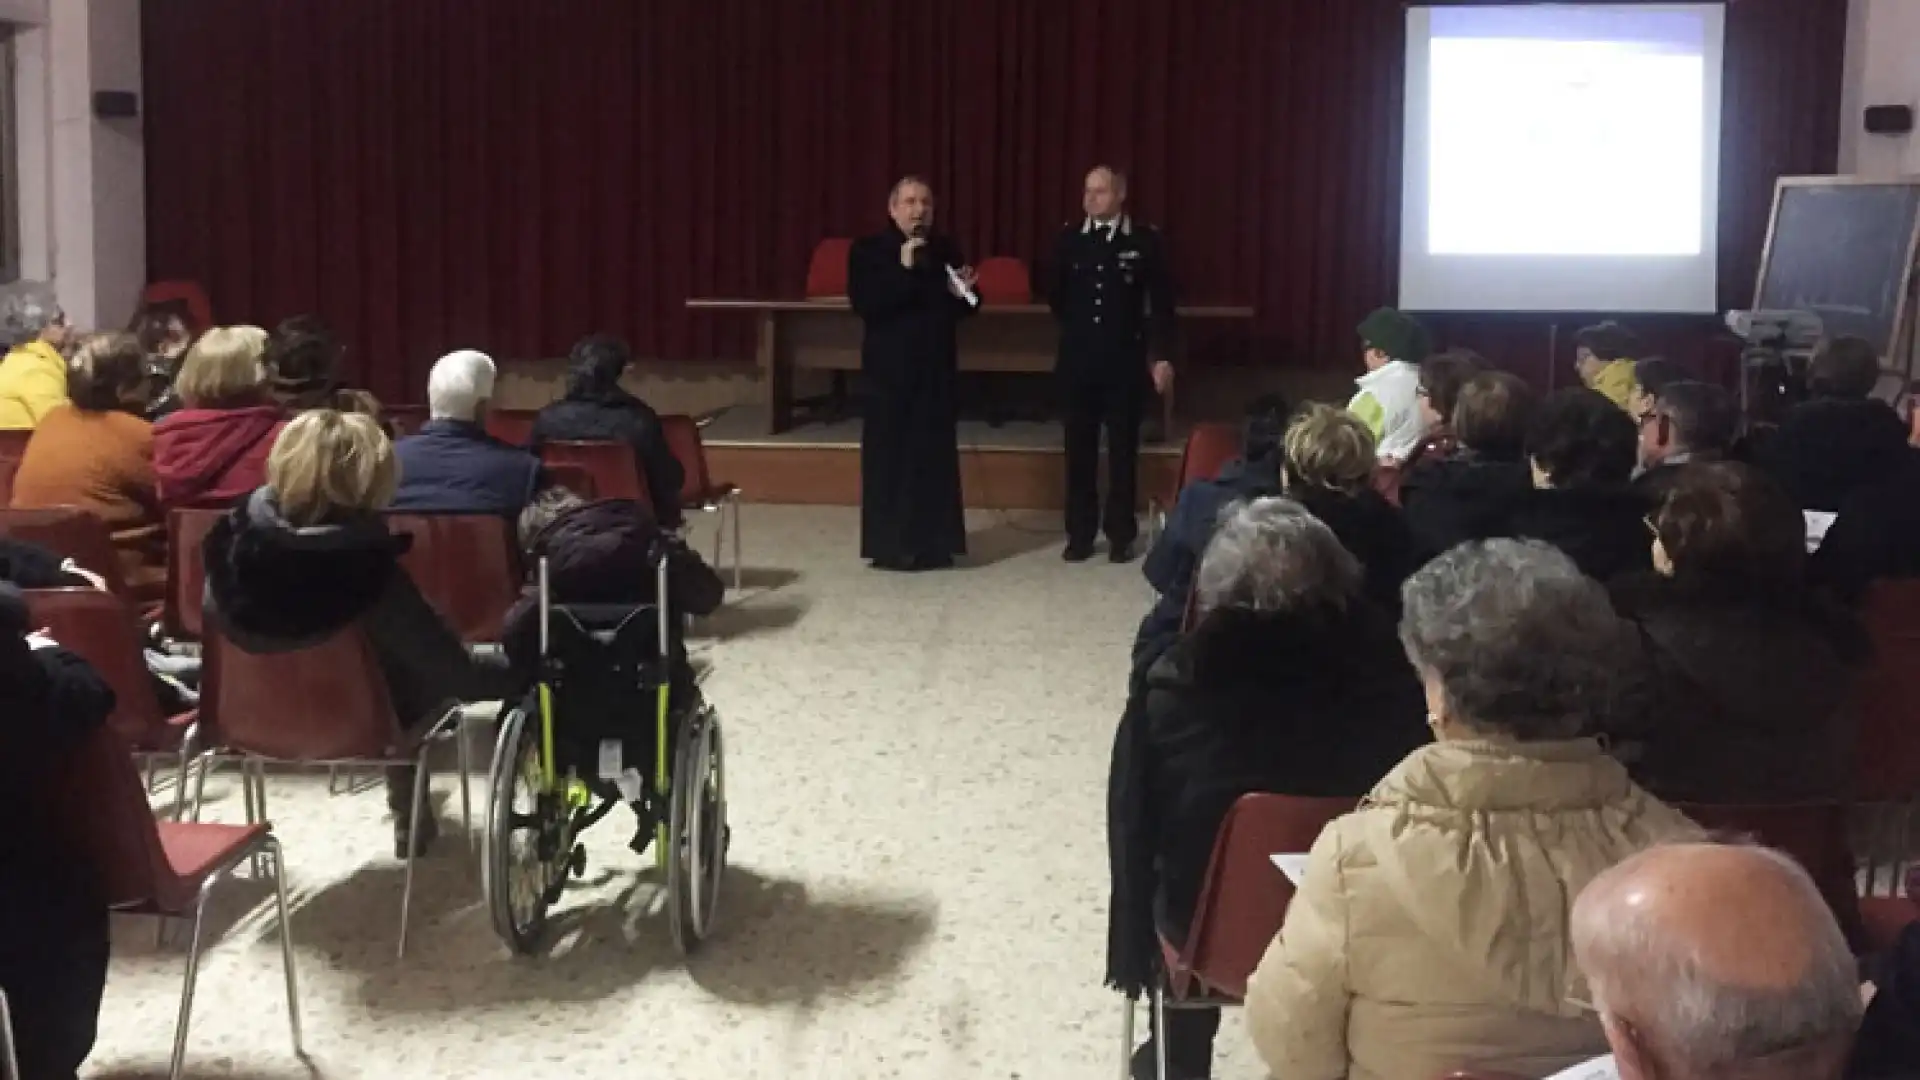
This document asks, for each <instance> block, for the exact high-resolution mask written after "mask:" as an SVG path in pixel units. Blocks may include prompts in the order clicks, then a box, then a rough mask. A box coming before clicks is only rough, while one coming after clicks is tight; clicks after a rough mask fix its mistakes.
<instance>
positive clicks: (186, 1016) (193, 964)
mask: <svg viewBox="0 0 1920 1080" xmlns="http://www.w3.org/2000/svg"><path fill="white" fill-rule="evenodd" d="M212 894H213V881H212V880H208V881H207V883H206V884H204V885H202V886H200V898H199V899H198V900H196V901H195V902H194V905H193V943H192V944H191V945H189V946H188V947H187V979H186V985H185V986H184V987H183V988H182V989H181V991H180V1019H179V1020H178V1021H176V1022H175V1024H174V1027H173V1067H172V1069H170V1070H168V1072H167V1075H168V1077H170V1078H171V1080H180V1077H181V1075H182V1072H181V1070H182V1068H183V1067H184V1066H185V1065H186V1063H187V1028H188V1026H189V1025H190V1024H191V1022H192V1020H193V988H194V984H195V982H196V981H197V980H198V979H199V978H200V946H201V943H202V942H203V941H204V940H205V939H204V933H205V930H206V923H207V897H208V896H211V895H212Z"/></svg>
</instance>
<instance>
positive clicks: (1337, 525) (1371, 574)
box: [1288, 487, 1420, 617]
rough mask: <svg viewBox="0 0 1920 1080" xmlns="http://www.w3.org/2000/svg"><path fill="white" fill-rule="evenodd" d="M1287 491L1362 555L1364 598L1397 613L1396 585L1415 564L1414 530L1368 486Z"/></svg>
mask: <svg viewBox="0 0 1920 1080" xmlns="http://www.w3.org/2000/svg"><path fill="white" fill-rule="evenodd" d="M1288 494H1289V495H1290V496H1291V497H1292V498H1294V499H1296V500H1297V501H1298V502H1299V503H1300V505H1302V506H1304V507H1306V508H1307V512H1308V513H1310V514H1312V515H1313V516H1314V517H1317V518H1319V519H1320V521H1321V523H1322V524H1324V525H1326V527H1327V528H1329V529H1331V530H1333V535H1334V538H1335V539H1337V540H1339V541H1340V546H1341V547H1344V548H1346V549H1347V551H1348V553H1349V554H1351V555H1352V556H1353V557H1354V558H1356V559H1358V560H1360V568H1361V570H1362V571H1363V572H1364V573H1365V575H1366V576H1365V579H1364V584H1363V586H1362V588H1363V590H1364V591H1365V593H1366V596H1367V599H1368V600H1371V601H1373V602H1374V603H1375V604H1377V605H1379V607H1380V609H1381V610H1382V611H1385V612H1387V613H1388V614H1390V615H1393V616H1396V617H1397V616H1398V615H1399V614H1400V586H1401V585H1402V584H1404V583H1405V582H1406V580H1407V578H1408V577H1409V576H1410V575H1412V573H1413V572H1414V571H1415V570H1417V569H1419V567H1420V562H1419V559H1418V557H1417V556H1416V554H1415V551H1414V545H1413V533H1412V532H1410V531H1408V529H1407V521H1406V518H1405V517H1403V516H1401V513H1400V511H1399V510H1397V509H1395V508H1394V506H1393V504H1392V503H1389V502H1388V501H1387V500H1386V499H1385V498H1384V497H1383V496H1381V494H1380V493H1379V492H1377V491H1374V490H1373V489H1372V488H1368V489H1366V490H1364V491H1361V492H1360V493H1359V494H1357V495H1348V494H1345V493H1342V492H1337V491H1328V490H1326V489H1324V488H1298V487H1296V489H1295V490H1294V491H1291V492H1288Z"/></svg>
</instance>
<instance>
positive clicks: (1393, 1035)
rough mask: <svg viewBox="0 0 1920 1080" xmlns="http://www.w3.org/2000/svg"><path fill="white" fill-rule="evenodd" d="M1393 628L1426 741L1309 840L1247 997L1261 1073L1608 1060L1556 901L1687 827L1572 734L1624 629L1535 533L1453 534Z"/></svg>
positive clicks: (1410, 587)
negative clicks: (1418, 689)
mask: <svg viewBox="0 0 1920 1080" xmlns="http://www.w3.org/2000/svg"><path fill="white" fill-rule="evenodd" d="M1404 598H1405V613H1404V615H1403V616H1402V618H1401V622H1400V639H1401V641H1402V643H1403V644H1404V645H1405V646H1406V655H1407V658H1408V659H1409V660H1411V661H1412V663H1413V667H1414V670H1415V671H1416V672H1418V673H1419V677H1420V681H1421V682H1422V683H1423V684H1424V685H1425V688H1426V701H1427V710H1428V723H1429V724H1430V725H1431V727H1432V728H1433V733H1434V737H1435V739H1436V740H1437V741H1436V742H1435V743H1434V744H1432V745H1430V746H1425V747H1422V748H1420V749H1418V750H1415V751H1414V752H1413V753H1412V754H1410V755H1408V756H1407V759H1406V760H1405V761H1403V762H1401V763H1400V764H1399V766H1397V767H1396V768H1395V769H1394V770H1393V771H1392V772H1390V773H1389V774H1387V777H1386V779H1384V780H1382V781H1381V782H1380V783H1379V784H1378V785H1377V786H1376V787H1375V788H1374V789H1373V792H1372V793H1371V794H1370V795H1368V796H1367V798H1366V800H1365V801H1364V802H1362V804H1361V806H1360V809H1358V810H1356V811H1355V812H1353V813H1351V814H1348V815H1346V816H1344V817H1341V818H1339V819H1337V820H1335V821H1334V822H1333V823H1332V824H1331V825H1329V826H1328V827H1327V829H1326V831H1325V832H1323V833H1321V835H1320V839H1319V841H1318V842H1317V843H1316V844H1314V847H1313V852H1312V855H1311V857H1310V858H1309V859H1308V862H1307V868H1306V872H1305V875H1304V877H1303V879H1302V884H1301V887H1300V890H1299V892H1298V893H1297V894H1296V895H1295V897H1294V899H1293V902H1292V905H1291V906H1290V907H1289V908H1288V910H1287V919H1286V925H1285V926H1284V928H1283V929H1282V930H1281V932H1280V935H1279V936H1278V937H1276V938H1275V939H1274V941H1273V945H1272V946H1271V947H1270V948H1269V949H1268V951H1267V955H1266V957H1265V958H1264V959H1263V960H1262V961H1261V963H1260V967H1259V970H1258V971H1257V972H1256V973H1255V975H1254V977H1253V980H1252V982H1251V984H1250V985H1249V988H1248V995H1247V1025H1248V1027H1249V1029H1250V1030H1251V1031H1252V1034H1253V1038H1254V1043H1255V1045H1256V1046H1257V1047H1258V1048H1259V1050H1260V1056H1261V1057H1262V1058H1263V1059H1265V1061H1266V1064H1267V1067H1268V1069H1269V1070H1271V1071H1272V1073H1273V1074H1274V1075H1275V1076H1315V1077H1333V1076H1341V1077H1347V1078H1349V1080H1385V1078H1388V1077H1394V1078H1398V1077H1404V1076H1443V1075H1446V1074H1447V1073H1449V1072H1452V1071H1454V1070H1456V1069H1460V1068H1467V1067H1472V1068H1480V1069H1489V1070H1494V1071H1499V1072H1511V1073H1517V1074H1519V1075H1523V1076H1544V1075H1547V1074H1550V1073H1553V1072H1557V1071H1558V1070H1560V1069H1563V1068H1566V1067H1568V1066H1570V1065H1574V1064H1576V1063H1578V1062H1581V1061H1585V1060H1587V1059H1588V1058H1591V1057H1594V1056H1596V1055H1599V1054H1603V1053H1605V1052H1606V1049H1607V1047H1606V1039H1605V1037H1604V1035H1603V1034H1602V1033H1601V1030H1600V1026H1599V1024H1598V1022H1597V1021H1596V1020H1595V1018H1594V1017H1593V1015H1592V1014H1591V1013H1590V1012H1589V1011H1587V1010H1585V1009H1583V1008H1581V1007H1580V1006H1578V1005H1575V1004H1572V1003H1571V1002H1572V1000H1577V999H1578V998H1579V997H1580V996H1581V994H1582V993H1583V987H1582V986H1581V984H1580V974H1579V972H1578V970H1577V969H1576V968H1575V966H1574V964H1573V961H1572V953H1571V948H1570V939H1569V922H1570V910H1571V907H1572V904H1573V898H1574V897H1575V896H1576V895H1578V894H1579V892H1580V890H1581V888H1583V887H1584V886H1585V885H1586V884H1587V882H1588V881H1590V880H1592V879H1593V878H1594V877H1595V876H1597V875H1598V874H1600V873H1601V872H1602V871H1604V870H1606V869H1607V868H1608V867H1610V866H1612V865H1613V864H1614V863H1616V862H1618V861H1619V860H1621V859H1622V858H1624V857H1626V856H1627V855H1630V854H1632V853H1633V852H1635V851H1638V850H1640V849H1642V848H1646V847H1650V846H1652V845H1654V844H1657V843H1660V842H1662V841H1666V840H1677V839H1687V838H1691V837H1693V836H1696V835H1697V834H1698V830H1697V829H1696V828H1695V827H1694V826H1693V825H1692V823H1690V822H1689V821H1687V819H1686V818H1685V817H1683V816H1681V814H1679V813H1678V812H1677V811H1675V810H1673V809H1671V808H1670V807H1667V806H1665V805H1664V804H1662V803H1660V802H1659V801H1657V800H1655V799H1654V798H1653V797H1652V796H1650V795H1648V794H1647V793H1646V792H1644V791H1642V790H1640V789H1639V788H1638V787H1635V786H1634V785H1633V783H1632V782H1631V781H1630V780H1629V779H1628V778H1627V773H1626V770H1625V769H1623V768H1622V767H1621V766H1620V765H1619V764H1618V763H1616V762H1615V761H1614V760H1613V759H1612V758H1610V757H1608V756H1607V755H1606V754H1605V753H1604V752H1603V751H1602V749H1601V747H1600V745H1599V743H1598V742H1596V741H1595V740H1593V739H1590V738H1584V737H1582V733H1583V732H1586V731H1590V730H1595V729H1598V728H1600V727H1602V726H1603V724H1604V721H1606V720H1607V719H1609V717H1610V716H1611V714H1612V712H1613V710H1615V709H1616V708H1619V707H1620V706H1621V704H1623V703H1624V702H1626V701H1628V700H1631V699H1632V697H1633V696H1632V695H1627V694H1624V693H1622V691H1623V690H1624V689H1625V687H1623V686H1622V683H1623V682H1624V681H1630V679H1631V676H1630V675H1629V674H1627V673H1625V672H1623V671H1622V670H1621V663H1620V658H1621V657H1622V656H1626V655H1630V654H1629V653H1628V652H1627V641H1628V637H1627V635H1628V633H1629V632H1630V631H1629V628H1628V627H1627V625H1626V624H1625V623H1623V622H1622V621H1621V620H1620V619H1619V618H1618V617H1617V616H1615V615H1614V613H1613V608H1612V606H1611V605H1610V604H1609V603H1608V600H1607V596H1606V593H1605V592H1604V591H1603V590H1602V588H1601V587H1600V585H1599V584H1597V583H1596V582H1594V581H1593V580H1591V579H1589V578H1587V577H1585V576H1583V575H1582V574H1581V573H1580V571H1579V569H1578V568H1577V567H1575V566H1574V564H1573V562H1572V561H1571V560H1570V559H1568V558H1567V557H1566V556H1565V555H1563V554H1561V553H1560V552H1559V551H1557V550H1555V549H1553V548H1551V547H1548V546H1546V545H1545V544H1540V543H1535V542H1530V541H1514V540H1493V541H1487V542H1484V543H1473V544H1465V545H1462V546H1461V547H1457V548H1455V549H1453V550H1452V551H1450V552H1448V553H1447V554H1445V555H1442V556H1441V557H1440V558H1438V559H1436V560H1434V561H1433V562H1432V563H1430V564H1429V565H1428V566H1427V567H1426V568H1425V569H1423V570H1421V571H1420V572H1419V573H1417V574H1415V575H1414V576H1413V577H1412V578H1411V579H1409V580H1408V581H1407V584H1406V588H1405V592H1404Z"/></svg>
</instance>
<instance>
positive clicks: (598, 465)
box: [540, 442, 653, 509]
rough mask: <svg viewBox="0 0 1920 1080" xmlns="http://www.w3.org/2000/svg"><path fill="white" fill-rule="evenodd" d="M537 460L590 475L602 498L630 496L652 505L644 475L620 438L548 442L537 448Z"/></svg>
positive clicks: (629, 497) (648, 505) (649, 505)
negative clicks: (538, 452) (538, 457)
mask: <svg viewBox="0 0 1920 1080" xmlns="http://www.w3.org/2000/svg"><path fill="white" fill-rule="evenodd" d="M540 460H541V461H542V462H545V463H546V464H548V465H550V466H571V467H573V468H577V469H580V470H582V471H584V472H585V473H586V474H587V475H588V476H591V477H593V488H594V490H595V491H596V492H598V493H599V496H598V497H599V498H602V499H633V500H634V501H636V502H639V503H641V504H643V505H645V506H646V507H647V508H648V509H652V508H653V498H652V496H651V495H649V494H648V493H647V478H646V477H645V476H643V475H641V473H640V463H639V462H638V461H636V460H635V459H634V456H633V447H631V446H629V445H627V444H626V443H623V442H550V443H546V444H544V445H543V446H541V448H540Z"/></svg>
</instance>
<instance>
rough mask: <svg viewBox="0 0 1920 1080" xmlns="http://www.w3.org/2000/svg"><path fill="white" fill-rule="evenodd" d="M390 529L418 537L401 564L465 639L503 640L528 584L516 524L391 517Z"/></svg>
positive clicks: (484, 517)
mask: <svg viewBox="0 0 1920 1080" xmlns="http://www.w3.org/2000/svg"><path fill="white" fill-rule="evenodd" d="M387 527H388V528H390V529H392V530H393V531H394V532H396V533H406V534H408V535H410V536H412V537H413V547H412V548H410V549H409V550H408V551H407V553H406V554H405V555H404V556H402V557H401V560H400V561H401V565H402V566H404V567H406V571H407V574H408V576H410V577H412V578H413V583H414V585H415V586H416V587H417V588H419V590H420V595H422V596H424V597H426V598H427V602H428V603H429V604H432V605H433V609H434V610H435V611H438V612H439V613H440V617H441V618H443V619H445V620H446V621H447V625H448V626H451V627H453V630H454V632H455V633H457V634H459V635H460V639H461V640H462V641H466V642H469V643H475V642H492V641H499V640H500V630H501V626H502V624H503V623H504V622H505V621H506V616H507V609H508V608H511V607H512V606H513V605H514V602H515V601H516V600H519V599H520V585H521V582H523V581H525V580H526V574H525V572H524V571H523V570H522V569H521V566H520V550H519V544H518V541H517V540H516V539H515V537H514V526H513V523H512V522H510V521H508V520H507V519H505V518H502V517H496V516H494V515H491V514H388V515H387Z"/></svg>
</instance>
